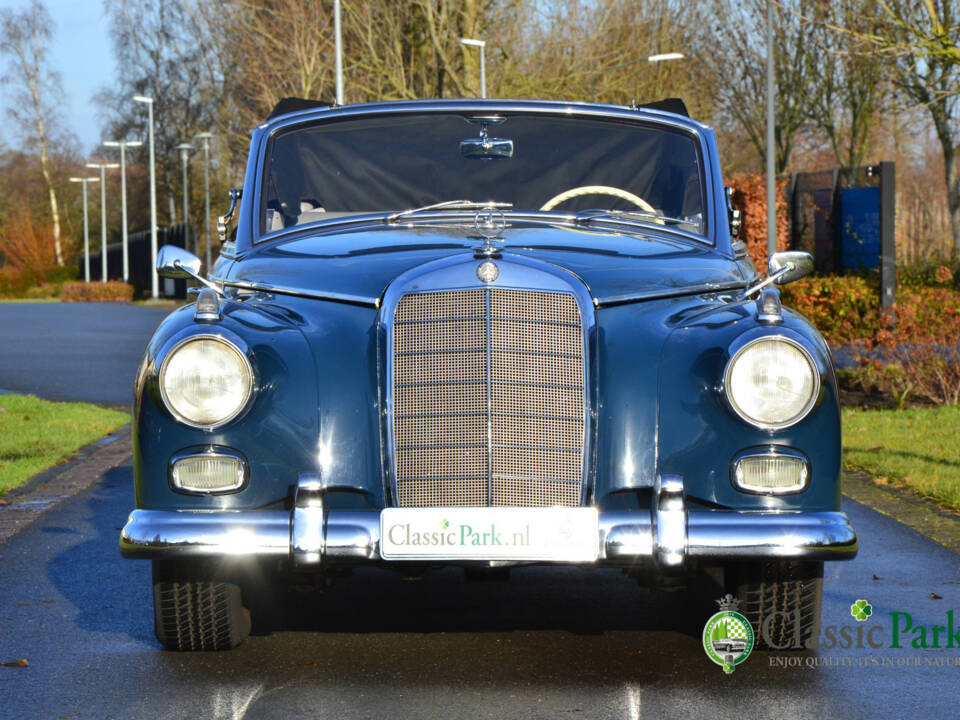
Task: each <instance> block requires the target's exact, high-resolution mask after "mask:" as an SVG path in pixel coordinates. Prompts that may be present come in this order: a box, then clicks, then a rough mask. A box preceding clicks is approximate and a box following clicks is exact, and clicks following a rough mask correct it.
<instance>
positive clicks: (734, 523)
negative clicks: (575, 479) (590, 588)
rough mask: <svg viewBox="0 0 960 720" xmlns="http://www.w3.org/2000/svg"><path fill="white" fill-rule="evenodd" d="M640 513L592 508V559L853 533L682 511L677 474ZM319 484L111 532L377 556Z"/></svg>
mask: <svg viewBox="0 0 960 720" xmlns="http://www.w3.org/2000/svg"><path fill="white" fill-rule="evenodd" d="M654 490H655V492H654V502H653V505H652V507H651V509H650V511H649V512H645V511H601V512H600V513H599V520H600V533H599V538H598V561H597V562H598V564H601V565H611V566H625V565H633V564H637V563H641V562H645V561H646V562H650V561H653V562H655V563H656V564H657V566H659V567H660V568H661V569H663V570H664V571H670V570H677V569H681V568H682V567H683V564H684V562H685V560H686V559H687V558H693V559H697V560H706V561H734V560H762V559H772V558H793V559H802V560H850V559H852V558H854V557H855V556H856V554H857V535H856V533H855V532H854V531H853V528H852V527H850V522H849V521H848V520H847V516H846V515H845V514H844V513H842V512H762V511H749V512H740V511H735V510H697V511H692V512H688V511H687V509H686V504H685V501H684V497H683V480H682V478H680V477H679V476H670V475H665V476H663V477H662V478H658V479H657V482H656V485H655V488H654ZM324 492H325V487H324V484H323V483H322V482H321V481H320V480H319V478H318V477H317V476H315V475H303V476H301V479H300V482H299V484H298V487H297V492H296V495H295V498H294V503H293V510H292V512H285V511H283V510H272V511H265V510H257V511H227V510H224V511H210V510H134V511H133V512H132V513H130V518H129V519H128V520H127V524H126V525H125V526H124V528H123V532H122V533H121V535H120V552H121V553H122V554H123V555H124V556H125V557H130V558H138V557H139V558H164V557H178V556H231V555H233V556H242V557H246V556H265V557H278V558H284V557H286V558H289V559H290V560H291V561H292V563H293V565H294V567H296V568H297V569H301V570H310V569H315V570H319V569H321V568H322V566H323V565H325V564H337V565H362V564H365V563H377V562H380V561H381V558H380V512H379V511H378V510H328V509H325V508H324V507H323V497H324Z"/></svg>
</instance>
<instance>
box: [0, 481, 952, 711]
mask: <svg viewBox="0 0 960 720" xmlns="http://www.w3.org/2000/svg"><path fill="white" fill-rule="evenodd" d="M132 504H133V493H132V472H131V469H130V467H129V466H121V467H119V468H116V469H115V470H112V471H110V472H109V473H107V475H106V476H104V477H103V478H102V480H100V481H99V482H98V483H97V484H95V485H94V486H92V487H91V488H90V489H89V490H87V491H85V492H82V493H80V494H79V495H77V496H76V497H74V498H72V499H69V500H67V501H65V502H64V503H63V504H61V505H60V506H58V507H56V508H55V509H53V510H51V511H50V512H48V513H47V514H45V515H44V516H43V517H41V519H40V520H39V521H38V522H37V523H35V524H34V525H32V526H30V527H28V528H27V529H26V530H24V531H23V532H21V533H20V534H19V535H16V536H14V537H13V538H11V539H10V540H9V541H7V542H6V543H4V544H2V545H0V662H9V661H11V660H16V659H18V658H26V659H27V660H28V661H29V665H28V666H27V667H0V717H2V718H4V719H5V720H7V719H11V720H13V719H19V718H29V719H32V718H72V717H77V718H102V719H107V718H124V719H127V718H150V719H152V718H160V719H168V718H169V719H173V718H178V719H179V718H184V717H203V718H284V719H285V720H286V719H287V718H298V717H304V718H306V717H309V718H334V719H336V720H341V719H344V720H346V719H350V718H387V717H389V718H398V717H416V718H438V719H441V720H445V719H446V718H450V717H456V718H457V719H458V720H468V719H470V718H496V719H497V720H502V719H504V718H510V719H514V718H578V719H580V720H586V719H587V718H591V719H592V718H623V719H625V720H635V719H636V718H641V717H652V718H660V717H673V716H680V717H696V718H702V717H709V718H727V717H729V718H738V719H741V718H744V717H749V718H766V717H769V718H777V719H778V720H779V719H781V718H794V717H803V718H818V719H819V718H827V717H843V718H855V717H879V716H883V717H913V716H917V715H919V714H923V715H925V716H930V717H940V718H949V717H956V713H957V707H958V704H960V683H958V682H957V677H958V672H960V666H958V665H957V664H956V663H958V662H960V651H958V650H940V651H932V650H931V651H922V650H914V649H912V648H911V647H910V646H909V643H906V642H905V643H902V644H904V645H905V647H904V648H903V649H901V650H893V649H889V648H884V649H870V648H866V649H856V648H851V649H845V650H844V649H832V650H826V649H823V650H819V651H816V652H807V653H803V654H801V655H798V656H794V657H798V658H800V662H801V663H804V665H802V666H801V667H781V666H776V665H774V666H772V665H771V663H777V662H780V661H779V658H781V657H784V656H780V655H775V654H771V653H763V652H758V651H755V652H754V654H753V655H751V657H750V658H749V659H748V660H747V661H746V662H745V663H744V664H742V665H740V666H739V667H738V668H737V670H736V672H735V673H734V674H733V675H731V676H725V675H724V673H723V672H722V671H721V669H720V668H718V667H717V666H715V665H713V664H712V663H711V662H710V661H709V660H708V659H707V658H706V656H705V655H704V653H703V650H702V648H701V646H700V638H699V634H700V630H701V628H702V626H703V623H704V621H705V620H706V616H705V615H702V614H697V613H691V614H684V613H683V612H682V611H680V610H679V609H678V608H680V607H681V605H682V603H681V602H679V598H678V597H677V596H668V597H666V598H664V597H663V596H659V595H651V594H650V593H648V592H647V591H645V590H643V589H641V588H639V587H638V586H637V585H635V584H634V583H632V582H631V581H630V580H628V579H627V578H626V577H625V576H622V575H620V574H619V573H617V572H614V571H593V572H587V571H581V570H577V569H525V570H520V571H517V570H515V571H514V573H513V577H512V579H511V581H510V582H508V583H495V582H483V583H465V582H464V581H463V578H462V574H461V573H459V572H457V571H454V570H444V571H437V572H434V573H430V574H428V575H427V577H426V578H425V579H423V580H419V581H409V580H403V579H400V578H399V577H397V576H394V575H393V574H390V573H387V572H381V571H375V570H369V571H362V572H358V573H356V574H355V575H354V576H352V577H349V578H345V579H343V580H341V581H340V582H339V583H338V584H336V585H334V587H333V588H332V589H331V590H329V591H328V592H327V593H326V594H325V595H318V594H315V593H307V594H302V595H301V594H297V595H292V596H284V597H282V598H280V600H279V604H278V605H277V606H276V609H275V611H274V612H272V613H270V616H269V617H267V618H266V619H264V617H263V615H261V617H260V618H259V621H258V620H256V619H255V633H256V634H255V635H254V636H252V637H251V638H250V639H249V640H248V641H247V643H245V644H244V645H243V646H241V647H240V648H238V649H237V650H234V651H232V652H229V653H198V654H179V653H169V652H163V651H161V650H160V649H159V647H158V645H157V643H156V641H155V640H154V638H153V633H152V614H151V610H150V584H149V583H150V566H149V563H148V562H145V561H131V560H123V559H122V558H121V557H120V556H119V554H118V552H117V533H118V531H119V529H120V527H121V525H122V524H123V522H124V519H125V517H126V514H127V512H128V511H129V509H130V508H131V506H132ZM845 509H846V511H847V512H848V513H849V514H850V516H851V519H852V521H853V523H854V525H855V527H856V529H857V531H858V532H859V534H860V538H861V548H862V549H861V553H860V556H859V557H858V558H857V559H856V560H854V561H852V562H849V563H836V564H832V565H828V566H827V571H826V577H827V582H826V590H825V596H824V611H823V618H824V624H825V625H849V626H856V625H857V623H856V622H854V621H853V620H852V618H851V617H850V615H849V606H850V604H851V602H852V601H853V600H855V599H857V598H866V599H868V600H869V601H870V603H871V604H872V606H873V612H874V615H873V618H871V619H870V620H869V621H867V623H864V624H863V627H873V626H874V625H880V626H882V628H883V629H882V630H881V631H880V637H881V638H882V639H883V641H884V643H885V644H889V642H890V636H891V632H890V628H891V620H890V615H889V613H890V612H891V611H906V612H909V613H910V614H911V616H912V619H913V623H914V624H915V625H918V624H921V623H923V624H926V625H944V624H945V613H946V611H947V610H948V609H953V610H954V612H955V613H957V615H958V616H960V584H958V583H960V556H958V555H956V554H954V553H952V552H950V551H948V550H946V549H944V548H942V547H941V546H939V545H937V544H935V543H933V542H932V541H930V540H927V539H926V538H924V537H922V536H920V535H918V534H916V533H914V532H913V531H912V530H909V529H907V528H906V527H904V526H902V525H900V524H899V523H897V522H895V521H893V520H891V519H889V518H887V517H885V516H883V515H879V514H877V513H875V512H873V511H871V510H868V509H866V508H865V507H863V506H861V505H857V504H856V503H853V502H850V501H845ZM874 575H876V576H877V579H875V578H874ZM931 593H934V594H936V595H939V596H941V599H933V598H931ZM853 631H854V632H856V628H855V627H854V628H853ZM807 663H810V664H816V663H820V664H821V665H820V666H819V667H806V666H805V664H807ZM885 663H888V664H885ZM937 663H940V665H938V664H937ZM951 663H954V664H951Z"/></svg>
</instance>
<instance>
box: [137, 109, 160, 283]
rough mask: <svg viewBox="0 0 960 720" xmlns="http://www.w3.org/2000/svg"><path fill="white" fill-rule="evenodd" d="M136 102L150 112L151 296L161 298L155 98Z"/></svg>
mask: <svg viewBox="0 0 960 720" xmlns="http://www.w3.org/2000/svg"><path fill="white" fill-rule="evenodd" d="M133 100H134V102H139V103H145V104H146V106H147V112H148V123H147V124H148V127H149V133H150V294H151V296H152V297H153V298H158V297H160V282H159V278H158V276H157V171H156V157H155V152H154V146H153V98H150V97H146V96H145V95H134V97H133Z"/></svg>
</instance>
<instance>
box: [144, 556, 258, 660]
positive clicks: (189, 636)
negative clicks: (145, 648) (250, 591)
mask: <svg viewBox="0 0 960 720" xmlns="http://www.w3.org/2000/svg"><path fill="white" fill-rule="evenodd" d="M206 570H207V571H206V572H205V571H204V568H203V567H202V566H197V565H189V564H186V563H181V562H176V561H154V563H153V609H154V631H155V633H156V636H157V640H159V641H160V644H161V645H163V647H164V648H166V649H167V650H180V651H195V650H230V649H232V648H235V647H236V646H237V645H239V644H240V643H242V642H243V641H244V640H245V639H246V638H247V636H248V635H249V634H250V613H249V612H248V611H247V609H246V608H245V607H243V602H242V596H241V591H240V586H239V585H237V584H236V583H233V582H228V581H225V580H221V579H218V578H215V577H214V573H213V572H212V569H210V568H207V569H206Z"/></svg>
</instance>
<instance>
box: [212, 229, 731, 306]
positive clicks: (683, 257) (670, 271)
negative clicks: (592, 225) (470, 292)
mask: <svg viewBox="0 0 960 720" xmlns="http://www.w3.org/2000/svg"><path fill="white" fill-rule="evenodd" d="M482 242H483V241H482V240H481V239H479V238H477V237H476V236H475V234H474V233H473V228H468V227H467V226H465V225H464V226H444V227H442V228H440V227H436V226H427V225H420V226H417V225H413V226H404V227H399V228H398V227H382V228H380V227H378V228H374V229H370V228H367V229H361V230H353V231H347V232H343V231H340V232H337V233H336V234H320V233H319V232H318V233H308V234H302V235H297V236H295V237H293V238H290V239H288V240H281V241H279V242H275V243H271V244H269V245H264V246H262V247H260V248H256V249H254V250H253V251H251V252H249V253H247V254H246V255H245V256H244V257H243V259H242V260H240V261H238V262H235V263H233V265H232V266H231V267H230V268H229V269H228V270H227V273H226V276H227V277H226V279H228V280H230V281H235V282H243V283H258V284H263V285H270V286H274V287H277V288H286V289H292V290H303V291H308V292H311V291H312V292H322V293H329V294H336V295H344V296H350V297H355V298H370V299H374V300H375V299H378V298H380V297H381V296H382V295H383V292H384V290H385V289H386V288H387V286H388V285H389V284H390V283H391V281H392V280H393V279H394V278H395V277H397V276H398V275H400V274H401V273H403V272H405V271H407V270H409V269H411V268H414V267H417V266H419V265H422V264H424V263H427V262H430V261H432V260H437V259H440V258H444V257H448V256H451V255H457V254H465V253H471V252H473V251H474V250H475V249H476V248H478V247H480V246H481V245H482ZM495 244H496V246H497V247H499V248H501V251H502V253H503V254H504V255H505V256H506V255H510V254H517V255H524V256H527V257H531V258H535V259H538V260H541V261H544V262H547V263H550V264H553V265H556V266H558V267H561V268H564V269H566V270H568V271H569V272H571V273H574V274H575V275H577V276H578V277H579V278H580V279H581V280H582V281H583V282H584V283H585V284H586V286H587V287H588V289H589V291H590V293H591V294H592V296H593V297H594V299H595V300H596V301H597V302H599V303H600V304H604V303H615V302H618V301H622V300H627V299H644V298H654V297H666V296H670V295H681V294H686V293H692V292H702V291H710V290H718V289H728V288H732V287H739V286H742V285H744V283H745V282H746V281H747V280H748V278H747V277H746V274H745V272H744V270H743V267H742V265H740V264H739V263H737V262H736V261H734V260H731V259H730V258H726V257H724V256H723V255H721V254H720V253H718V252H717V251H716V250H715V249H713V248H712V247H709V246H706V245H701V244H698V243H696V242H695V241H692V240H686V239H682V238H678V237H674V236H671V235H670V234H669V233H656V232H649V233H646V232H645V233H637V234H630V235H627V234H621V233H611V232H597V231H594V230H587V231H584V230H582V229H571V228H564V227H556V226H551V227H532V228H531V227H512V228H508V229H507V230H506V231H504V233H503V235H502V237H500V238H497V240H496V241H495Z"/></svg>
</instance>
